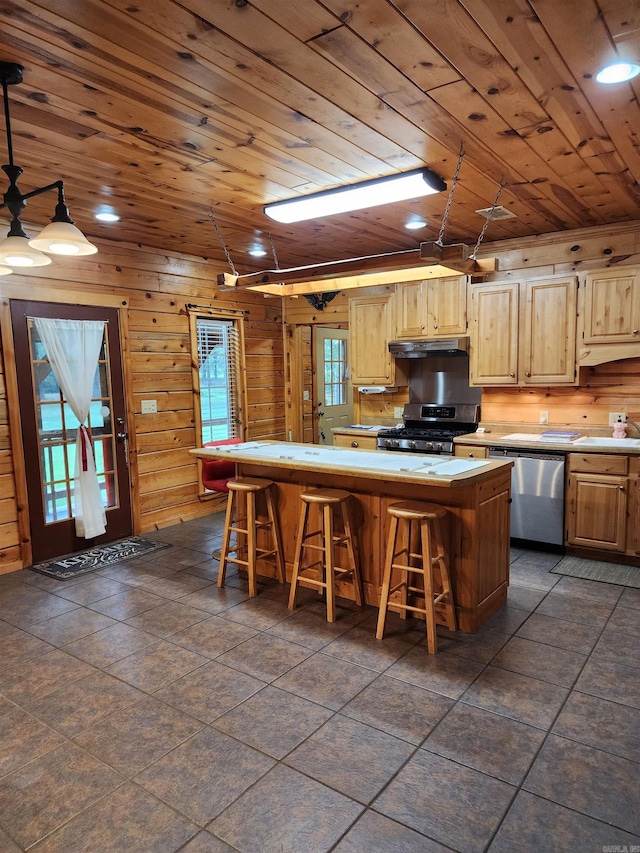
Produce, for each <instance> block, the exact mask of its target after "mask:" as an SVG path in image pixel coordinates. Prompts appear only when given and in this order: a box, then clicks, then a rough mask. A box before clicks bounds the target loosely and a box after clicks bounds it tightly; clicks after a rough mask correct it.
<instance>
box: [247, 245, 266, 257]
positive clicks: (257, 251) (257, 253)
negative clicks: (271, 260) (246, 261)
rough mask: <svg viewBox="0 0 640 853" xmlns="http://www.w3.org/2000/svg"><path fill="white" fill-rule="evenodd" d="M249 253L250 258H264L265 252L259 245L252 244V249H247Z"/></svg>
mask: <svg viewBox="0 0 640 853" xmlns="http://www.w3.org/2000/svg"><path fill="white" fill-rule="evenodd" d="M249 254H250V255H251V257H252V258H264V256H265V255H266V254H267V252H266V249H263V248H262V247H261V246H254V248H253V249H249Z"/></svg>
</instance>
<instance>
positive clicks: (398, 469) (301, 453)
mask: <svg viewBox="0 0 640 853" xmlns="http://www.w3.org/2000/svg"><path fill="white" fill-rule="evenodd" d="M190 452H191V453H193V454H194V455H196V456H200V457H202V458H207V457H214V458H218V459H225V458H231V459H237V460H238V462H248V463H255V464H261V465H270V466H273V467H275V468H290V469H297V470H301V471H324V472H335V473H339V474H341V475H344V474H349V473H351V474H353V475H356V476H358V477H363V478H365V479H380V478H384V479H385V480H393V481H395V482H407V483H422V484H424V485H427V484H428V485H431V486H445V487H455V486H466V485H469V484H470V483H472V482H475V481H479V480H482V479H484V478H486V477H491V476H493V475H494V474H495V473H496V471H497V470H498V469H499V468H500V467H503V466H511V465H513V463H512V462H510V461H506V460H505V461H504V462H503V461H498V460H491V461H489V460H479V459H474V460H470V459H456V458H454V457H451V456H430V455H428V454H422V453H401V454H396V453H378V452H377V451H368V450H351V449H350V448H345V447H332V446H327V445H319V444H298V443H295V442H284V441H248V442H244V443H243V444H232V445H226V446H223V447H201V448H197V449H196V450H191V451H190Z"/></svg>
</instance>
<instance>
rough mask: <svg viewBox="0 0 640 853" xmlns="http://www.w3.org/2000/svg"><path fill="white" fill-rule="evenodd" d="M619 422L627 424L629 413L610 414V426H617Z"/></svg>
mask: <svg viewBox="0 0 640 853" xmlns="http://www.w3.org/2000/svg"><path fill="white" fill-rule="evenodd" d="M618 421H622V423H623V424H624V423H626V422H627V413H626V412H609V426H613V425H614V424H617V423H618Z"/></svg>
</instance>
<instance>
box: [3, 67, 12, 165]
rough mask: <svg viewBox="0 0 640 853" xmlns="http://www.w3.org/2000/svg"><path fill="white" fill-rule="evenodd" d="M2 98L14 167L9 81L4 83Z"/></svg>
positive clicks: (8, 147) (9, 151) (10, 160)
mask: <svg viewBox="0 0 640 853" xmlns="http://www.w3.org/2000/svg"><path fill="white" fill-rule="evenodd" d="M2 96H3V99H4V121H5V125H6V127H7V154H8V156H9V165H10V166H13V142H12V141H11V121H10V119H9V92H8V86H7V81H6V80H3V81H2Z"/></svg>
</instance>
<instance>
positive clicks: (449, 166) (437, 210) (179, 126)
mask: <svg viewBox="0 0 640 853" xmlns="http://www.w3.org/2000/svg"><path fill="white" fill-rule="evenodd" d="M616 56H626V57H635V58H640V2H638V0H394V2H391V0H180V2H177V1H176V2H174V0H137V2H135V0H3V2H2V4H0V59H2V60H5V61H16V62H19V63H21V64H22V65H24V66H25V71H24V83H23V84H21V85H18V86H12V87H11V88H10V102H11V116H12V125H13V142H14V156H15V161H16V162H17V163H18V164H20V165H22V166H23V167H24V168H25V174H24V176H23V178H22V181H21V188H22V191H23V192H27V191H29V190H31V189H33V188H35V187H36V186H42V185H44V184H46V183H49V182H50V181H52V180H55V179H57V178H63V179H64V181H65V189H66V193H67V199H68V202H69V206H70V209H71V213H72V215H73V217H74V218H75V219H76V221H77V223H78V225H79V226H80V227H81V228H82V229H83V230H84V231H85V233H86V234H87V235H88V236H89V237H96V238H98V237H99V238H103V239H107V240H115V241H124V242H126V243H139V244H142V245H145V246H150V247H158V248H162V249H166V250H172V251H181V252H186V253H189V254H193V255H199V256H204V257H207V258H213V259H216V260H221V262H222V261H224V254H223V252H222V251H221V248H220V244H219V242H218V240H217V237H216V234H215V231H214V229H213V226H212V223H211V221H210V219H209V216H208V212H209V210H210V209H212V210H213V211H214V213H215V217H216V220H217V223H218V226H219V228H220V231H221V233H222V235H223V237H224V240H225V242H226V243H227V245H228V247H229V251H230V252H231V255H232V258H233V260H234V263H235V266H236V268H237V270H238V272H240V273H242V272H250V271H252V270H255V269H259V268H262V267H269V266H272V265H273V260H272V258H271V257H270V255H271V251H270V241H269V236H268V235H269V230H271V233H272V235H273V240H274V243H275V247H276V251H277V255H278V260H279V262H280V265H281V266H283V267H285V266H293V265H297V264H303V263H315V262H320V261H330V260H334V259H338V258H348V257H354V256H360V255H367V254H373V253H379V252H388V251H398V250H402V249H409V248H413V247H415V246H417V245H418V243H419V242H420V241H422V240H432V239H434V238H436V237H437V236H438V233H439V230H440V223H441V220H442V215H443V212H444V209H445V204H446V201H447V193H442V194H439V195H436V196H431V197H429V198H426V199H421V200H418V201H413V202H407V203H403V204H394V205H389V206H385V207H378V208H373V209H371V210H370V211H364V212H359V213H354V214H350V215H347V214H345V215H339V216H334V217H329V218H325V219H323V220H318V221H315V222H310V223H300V224H296V225H280V224H277V223H272V222H271V221H270V220H269V219H268V218H267V217H266V216H265V215H264V214H263V212H262V206H263V205H264V204H265V203H267V202H270V201H275V200H277V199H284V198H291V197H293V196H296V195H304V194H307V193H310V192H315V191H317V190H321V189H327V188H330V187H335V186H339V185H342V184H347V183H352V182H356V181H360V180H366V179H368V178H372V177H376V176H380V175H388V174H392V173H395V172H400V171H407V170H409V169H414V168H417V167H419V166H422V165H428V166H430V167H431V168H432V169H434V170H435V171H436V172H438V173H439V174H441V175H442V177H443V178H444V179H445V181H447V183H448V184H450V182H451V179H452V177H453V174H454V172H455V167H456V162H457V156H458V151H459V149H460V146H461V145H463V146H464V150H465V158H464V162H463V165H462V170H461V175H460V182H459V184H458V188H457V190H456V194H455V197H454V201H453V205H452V208H451V213H450V216H449V220H448V224H447V230H446V233H445V237H444V239H445V242H446V243H453V242H459V241H462V242H466V243H470V244H471V245H473V244H474V243H475V240H476V238H477V235H478V233H479V231H480V229H481V227H482V225H483V223H484V221H485V220H484V219H482V218H481V217H480V216H479V215H478V214H477V213H476V212H475V211H476V210H477V209H480V208H486V207H490V206H491V204H492V202H493V199H494V196H495V194H496V191H497V188H498V186H499V184H500V182H501V181H502V182H505V183H506V186H505V188H504V191H503V193H502V196H501V199H500V203H501V204H502V205H503V206H504V207H506V208H508V209H509V210H510V211H512V212H513V213H514V214H515V215H516V218H514V219H507V220H504V221H496V222H491V223H490V225H489V228H488V231H487V235H486V239H487V240H498V239H502V238H506V237H516V236H529V235H533V234H539V233H544V232H549V231H562V230H566V229H571V228H577V227H583V226H593V225H601V224H606V223H615V222H623V221H629V220H635V219H640V188H639V185H638V182H639V180H640V136H639V131H640V111H639V109H638V94H640V78H637V79H636V81H634V82H632V83H623V84H618V85H615V86H608V87H604V86H601V85H600V84H598V83H596V82H595V80H594V79H593V75H594V73H595V71H596V70H597V69H598V68H600V67H601V66H602V65H603V64H605V63H606V62H607V61H610V60H612V59H614V58H615V57H616ZM0 152H1V153H0V160H1V161H2V162H5V161H6V147H5V139H4V133H2V134H0ZM3 187H4V185H3ZM53 202H54V199H48V198H47V196H44V197H40V198H38V199H33V200H32V201H30V202H29V207H28V209H27V211H26V212H25V216H24V219H25V221H26V222H33V223H37V224H38V225H41V224H44V223H45V222H46V221H48V218H49V217H50V216H51V215H52V211H53ZM101 204H108V205H112V206H113V207H114V208H115V209H116V211H117V212H118V213H120V214H121V216H122V220H121V222H119V223H118V224H116V225H101V224H99V223H98V222H96V221H95V220H94V219H93V214H94V212H95V210H96V209H97V208H98V207H99V206H100V205H101ZM412 214H419V215H421V216H423V217H425V218H426V219H427V221H428V226H427V227H426V228H424V229H422V230H420V231H417V232H415V231H414V232H410V231H408V230H406V229H405V227H404V226H405V222H406V220H407V219H408V218H409V216H411V215H412ZM254 244H260V245H262V246H263V247H264V248H265V249H267V250H268V252H269V255H268V256H267V258H266V259H265V260H261V261H258V262H256V261H255V260H253V259H251V258H250V257H249V256H248V251H249V249H250V248H251V247H252V246H253V245H254ZM221 269H227V266H226V263H224V264H222V263H221Z"/></svg>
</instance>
